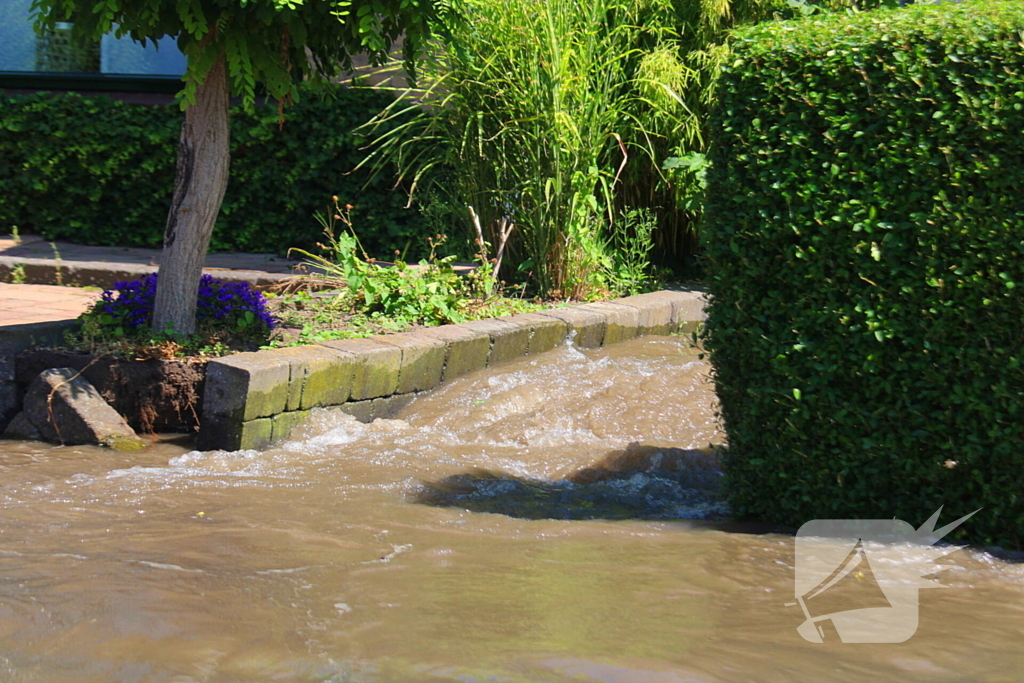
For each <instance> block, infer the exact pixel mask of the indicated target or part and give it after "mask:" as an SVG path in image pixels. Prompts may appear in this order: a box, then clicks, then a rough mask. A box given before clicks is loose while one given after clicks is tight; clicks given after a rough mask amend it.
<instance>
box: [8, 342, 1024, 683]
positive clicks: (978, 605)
mask: <svg viewBox="0 0 1024 683" xmlns="http://www.w3.org/2000/svg"><path fill="white" fill-rule="evenodd" d="M707 373H708V368H707V365H706V364H705V362H704V361H702V360H699V359H698V357H697V356H696V353H695V352H694V351H693V350H692V349H690V348H689V346H688V344H687V342H686V341H685V340H682V339H679V338H667V337H650V338H646V339H642V340H637V341H634V342H628V343H623V344H619V345H616V346H613V347H611V348H608V349H598V350H588V351H582V352H581V351H578V350H575V349H573V348H570V347H565V348H560V349H557V350H555V351H552V352H550V353H548V354H545V355H543V356H538V357H535V358H527V359H524V360H522V361H518V362H515V363H511V364H509V365H506V366H502V367H499V368H495V369H491V370H488V371H486V372H485V373H481V374H477V375H471V376H468V377H465V378H462V379H459V380H457V381H455V382H452V383H450V384H448V385H446V386H444V387H442V388H440V389H438V390H436V391H434V392H432V393H431V394H429V395H425V396H422V397H420V398H419V399H417V400H416V401H415V402H414V403H413V404H412V405H410V406H409V407H408V408H406V409H405V410H404V411H403V412H402V413H401V414H400V415H399V416H398V419H395V420H386V421H377V422H374V423H372V424H369V425H364V424H360V423H358V422H355V421H354V420H353V419H351V418H349V417H347V416H343V415H340V414H338V413H329V412H327V411H324V412H322V413H320V414H318V415H316V416H315V417H314V418H313V419H312V420H311V421H310V422H309V423H308V424H306V425H304V426H303V427H301V428H300V429H298V430H297V431H296V432H295V433H294V434H293V435H292V439H291V440H289V441H287V442H285V443H283V444H280V445H278V446H276V447H274V448H271V449H269V450H267V451H263V452H256V451H240V452H235V453H225V452H207V453H200V452H187V450H186V449H185V448H183V447H182V446H180V445H175V444H174V443H173V442H165V443H161V444H158V445H156V446H154V447H153V448H151V449H150V450H149V451H147V452H146V453H144V454H142V455H141V456H140V455H120V454H116V453H111V452H109V451H104V450H100V449H94V448H86V447H60V448H58V447H51V446H46V445H43V444H37V443H28V442H13V441H5V442H0V682H3V683H23V682H44V683H50V682H53V683H64V682H74V683H109V682H124V683H143V682H160V683H194V682H202V683H207V682H209V683H236V682H237V683H249V682H253V683H256V682H260V683H262V682H270V681H275V682H278V681H279V682H285V683H293V682H302V683H305V682H326V681H329V682H331V683H341V682H343V681H346V682H347V681H353V682H356V681H358V682H364V681H365V682H378V681H379V682H382V683H383V682H393V681H394V682H404V681H410V682H419V681H423V682H441V681H446V682H459V683H477V682H479V683H483V682H488V683H501V682H533V681H537V682H547V681H552V682H553V681H566V682H568V681H573V682H579V681H584V682H588V681H600V682H604V683H696V682H703V681H730V682H737V683H739V682H747V681H752V682H761V681H767V682H774V681H778V682H780V683H781V682H784V683H792V682H803V681H807V682H813V683H821V682H827V681H841V682H844V683H845V682H860V681H865V682H867V681H871V682H872V683H875V682H878V681H912V682H916V681H921V682H928V683H936V682H944V681H950V682H952V681H970V682H989V681H991V682H996V681H1022V680H1024V564H1022V563H1015V562H1012V561H1009V560H1003V559H998V558H996V557H994V556H992V555H990V554H987V553H985V552H982V551H979V550H959V551H956V552H955V553H953V554H952V555H950V556H949V557H948V558H947V559H946V560H945V562H946V564H947V565H948V566H949V567H950V569H949V570H948V571H946V572H944V573H943V574H940V575H938V576H939V577H940V578H941V580H942V582H943V583H944V584H946V586H947V588H944V589H938V590H922V591H921V592H920V625H919V628H918V631H917V633H916V635H915V636H914V637H913V638H911V639H910V640H908V641H907V642H905V643H900V644H889V645H884V644H868V645H851V644H843V643H841V642H838V641H837V640H835V639H832V640H831V641H830V640H829V639H828V638H826V642H824V643H822V644H813V643H810V642H807V641H805V640H803V639H802V638H801V636H800V635H799V634H798V633H797V630H796V629H797V627H798V626H799V625H800V624H801V622H802V621H803V620H804V616H803V614H802V612H801V608H800V607H796V606H792V605H790V606H787V603H793V602H794V538H793V537H792V536H789V535H785V534H781V533H763V530H758V529H749V528H740V527H736V526H731V525H729V524H727V523H723V522H721V521H716V520H721V519H723V518H724V514H725V509H724V508H723V506H722V504H721V502H720V501H719V500H718V492H717V487H718V484H719V479H720V476H719V475H718V473H717V471H716V470H715V468H714V455H713V453H711V452H707V451H705V452H703V453H696V454H695V453H692V452H685V451H682V450H679V449H691V448H706V447H707V446H708V445H709V444H721V443H722V442H723V439H724V437H723V435H722V434H721V433H720V431H719V427H718V425H717V423H716V421H715V399H714V393H713V391H712V388H711V386H710V384H709V383H708V379H707ZM630 444H637V445H634V446H632V447H630ZM822 495H827V492H822ZM908 521H910V522H911V523H913V524H915V525H917V524H919V523H920V522H923V521H924V519H921V520H908ZM944 521H948V520H944ZM754 532H757V533H754ZM906 553H907V556H908V557H910V556H912V555H913V553H914V549H913V548H908V549H907V550H906Z"/></svg>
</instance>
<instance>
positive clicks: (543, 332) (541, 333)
mask: <svg viewBox="0 0 1024 683" xmlns="http://www.w3.org/2000/svg"><path fill="white" fill-rule="evenodd" d="M508 321H509V322H511V323H514V324H516V325H526V326H528V327H529V328H530V342H529V344H528V347H527V354H528V355H531V356H532V355H536V354H538V353H544V352H545V351H550V350H551V349H554V348H557V347H559V346H561V345H562V344H564V343H565V340H566V337H568V336H569V325H568V324H567V323H566V322H565V321H564V320H558V319H556V318H551V317H549V316H546V315H538V314H536V313H520V314H519V315H513V316H510V317H509V318H508Z"/></svg>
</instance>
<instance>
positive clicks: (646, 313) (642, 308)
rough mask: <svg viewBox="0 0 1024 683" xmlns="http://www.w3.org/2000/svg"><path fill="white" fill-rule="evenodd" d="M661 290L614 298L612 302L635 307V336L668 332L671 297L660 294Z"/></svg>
mask: <svg viewBox="0 0 1024 683" xmlns="http://www.w3.org/2000/svg"><path fill="white" fill-rule="evenodd" d="M662 294H663V293H662V292H651V293H649V294H637V295H636V296H630V297H625V298H622V299H615V300H614V301H612V303H617V304H626V305H628V306H632V307H633V308H635V309H637V313H638V316H637V336H641V337H642V336H644V335H647V334H669V333H671V332H672V326H673V306H672V298H666V297H664V296H661V295H662Z"/></svg>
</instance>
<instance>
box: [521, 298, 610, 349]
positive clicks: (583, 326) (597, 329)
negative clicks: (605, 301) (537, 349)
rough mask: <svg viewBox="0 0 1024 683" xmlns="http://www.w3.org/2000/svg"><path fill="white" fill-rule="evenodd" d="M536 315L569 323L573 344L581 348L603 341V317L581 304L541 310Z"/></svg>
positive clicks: (592, 346) (589, 347)
mask: <svg viewBox="0 0 1024 683" xmlns="http://www.w3.org/2000/svg"><path fill="white" fill-rule="evenodd" d="M537 315H544V316H548V317H549V318H555V319H558V320H562V321H565V323H566V324H568V325H569V330H570V336H572V341H573V344H575V345H576V346H578V347H580V348H582V349H592V348H596V347H598V346H601V343H602V342H603V341H604V329H605V317H604V315H603V314H601V313H597V312H595V311H587V310H585V309H584V308H583V307H582V306H571V307H569V308H555V309H552V310H550V311H541V312H539V313H538V314H537ZM573 333H575V334H574V335H573Z"/></svg>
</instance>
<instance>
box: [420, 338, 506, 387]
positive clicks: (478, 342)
mask: <svg viewBox="0 0 1024 683" xmlns="http://www.w3.org/2000/svg"><path fill="white" fill-rule="evenodd" d="M420 334H423V335H426V336H428V337H431V338H433V339H439V340H441V341H443V342H444V344H445V347H446V352H445V358H444V372H443V373H442V375H441V381H442V382H448V381H450V380H452V379H455V378H456V377H459V376H461V375H465V374H467V373H470V372H473V371H475V370H481V369H483V368H485V367H487V357H488V356H489V355H490V352H491V338H490V336H488V334H487V333H486V332H479V331H475V330H469V329H466V328H464V327H462V326H461V325H442V326H441V327H429V328H427V329H425V330H422V331H421V332H420Z"/></svg>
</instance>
